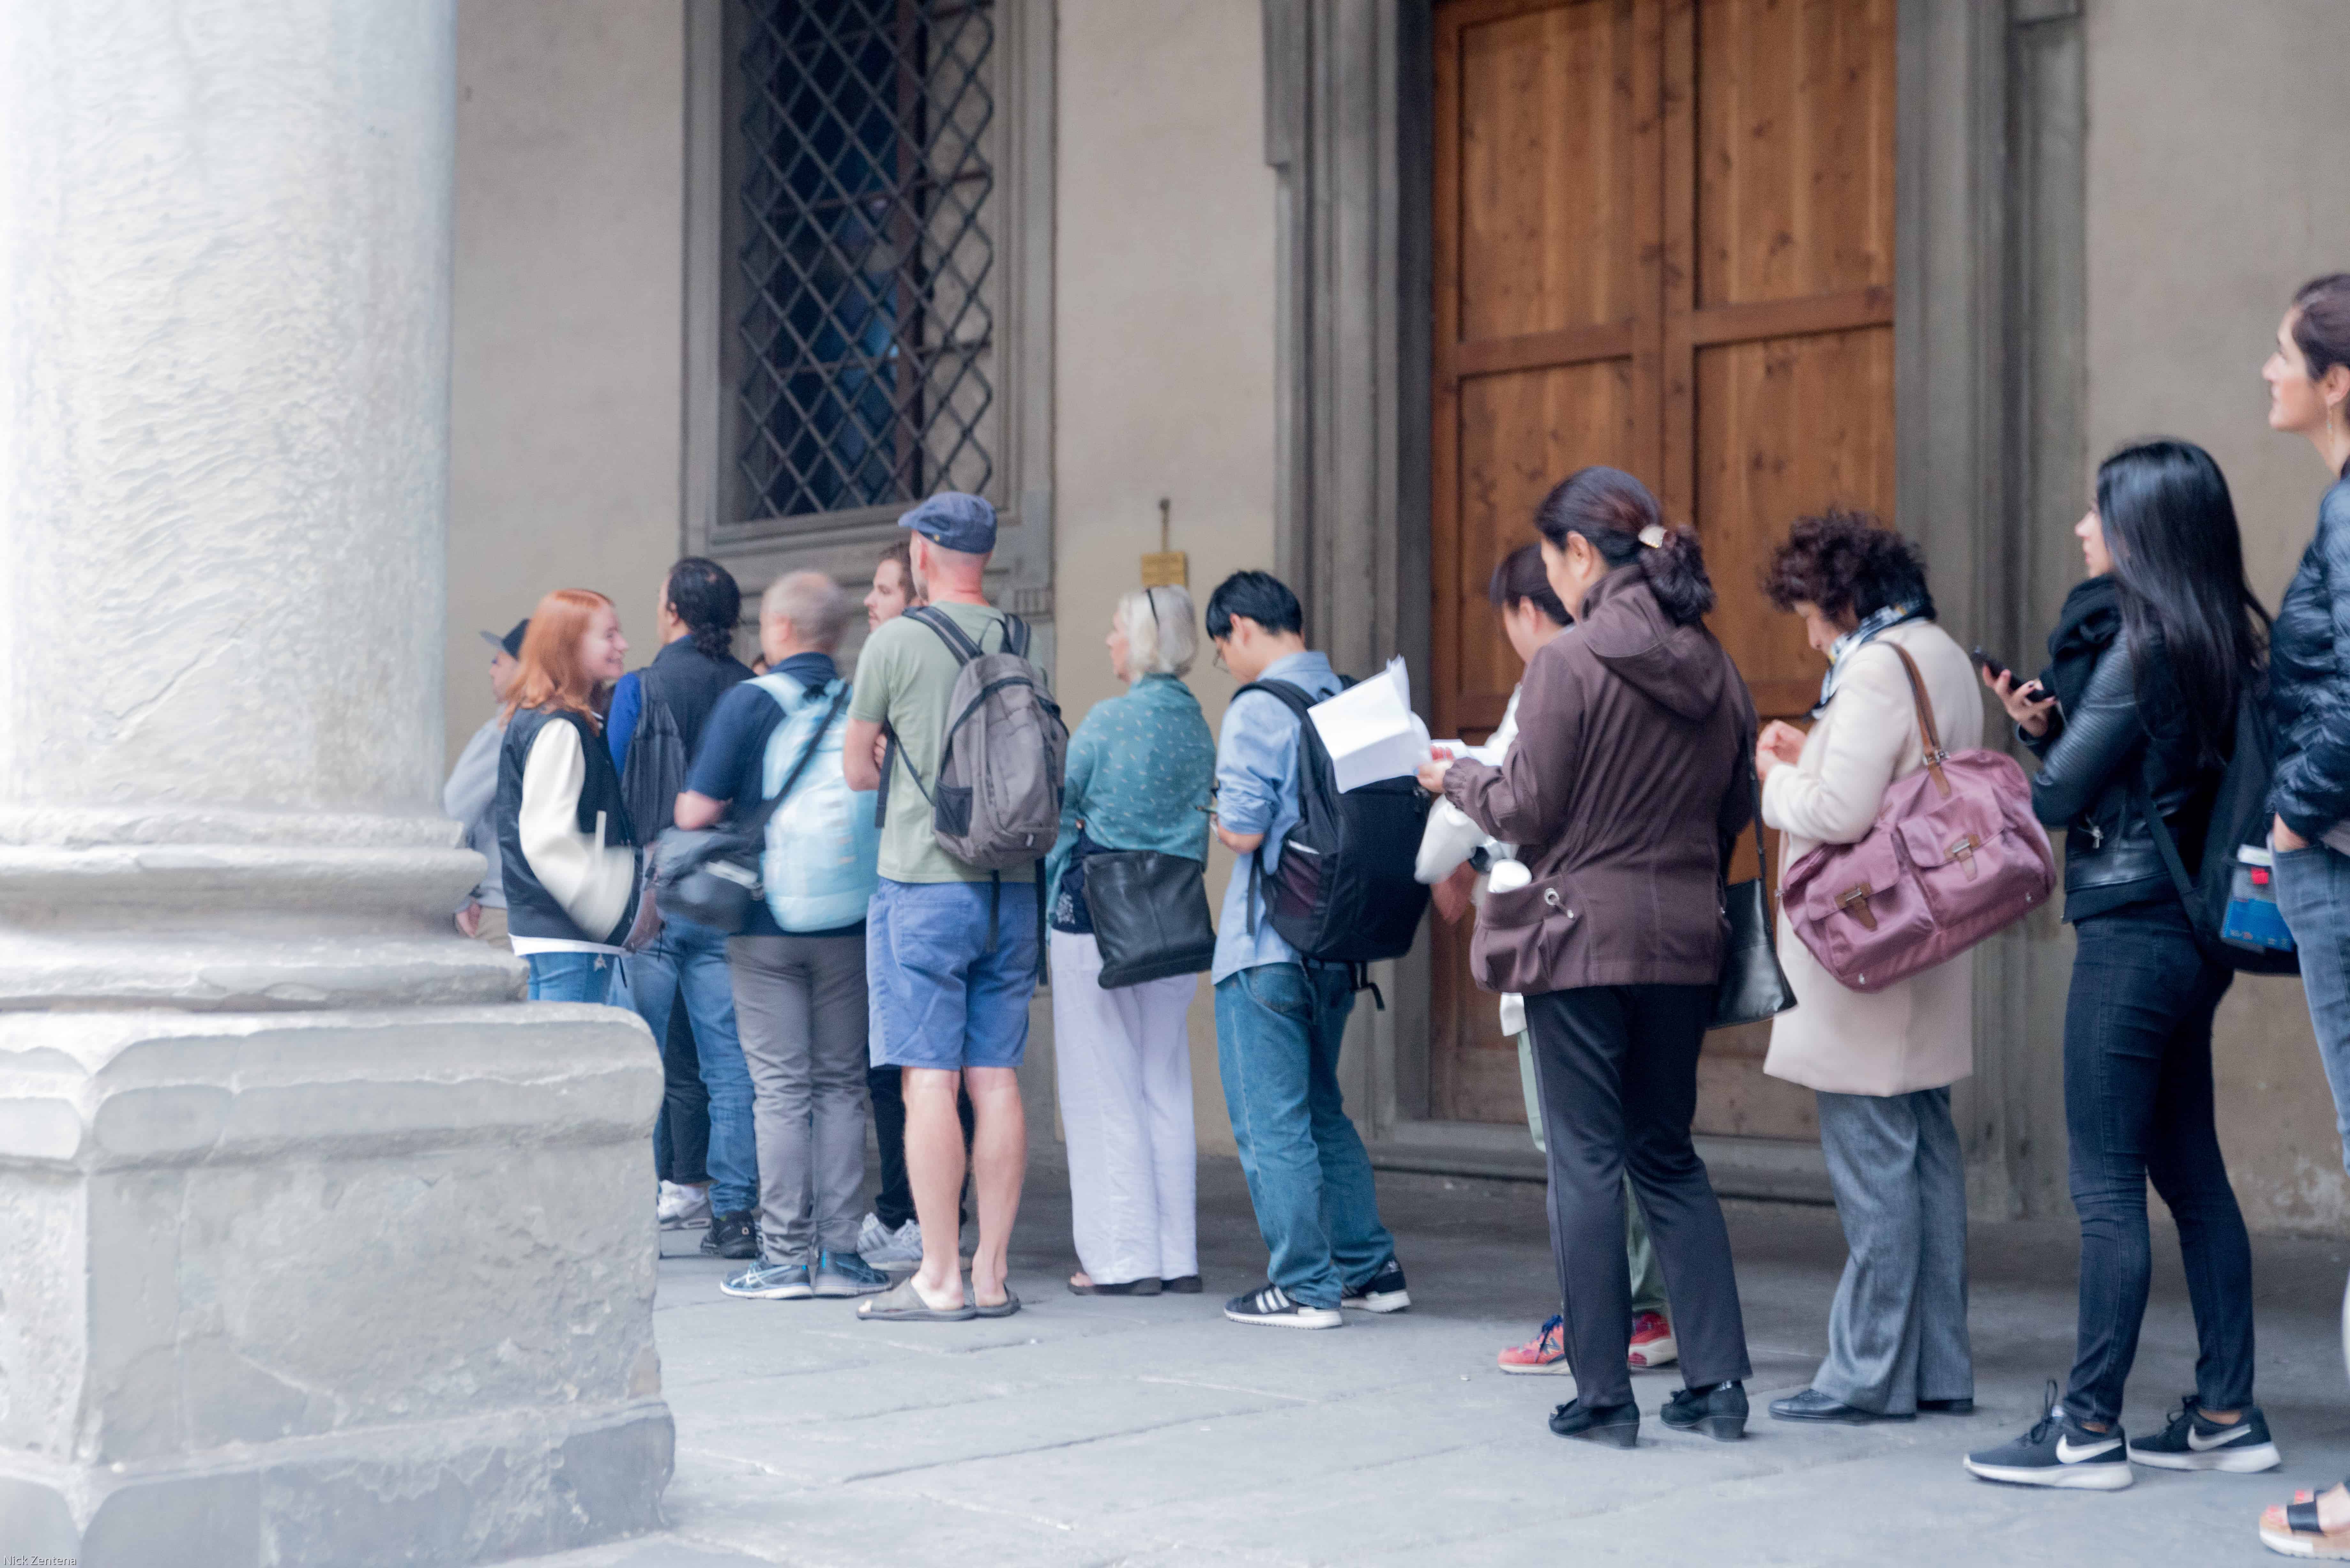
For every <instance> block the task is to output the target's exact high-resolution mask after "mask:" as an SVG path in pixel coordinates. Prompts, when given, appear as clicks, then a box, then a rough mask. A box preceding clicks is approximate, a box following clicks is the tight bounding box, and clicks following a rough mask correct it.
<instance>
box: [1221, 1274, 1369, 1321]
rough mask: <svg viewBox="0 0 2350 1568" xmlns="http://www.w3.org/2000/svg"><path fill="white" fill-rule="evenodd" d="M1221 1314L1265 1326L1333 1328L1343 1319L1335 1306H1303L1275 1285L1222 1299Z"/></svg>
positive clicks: (1343, 1315)
mask: <svg viewBox="0 0 2350 1568" xmlns="http://www.w3.org/2000/svg"><path fill="white" fill-rule="evenodd" d="M1224 1315H1225V1316H1226V1317H1228V1318H1230V1319H1232V1321H1233V1322H1234V1323H1253V1324H1263V1326H1264V1327H1266V1328H1336V1327H1337V1326H1338V1325H1339V1324H1342V1323H1345V1322H1346V1321H1347V1319H1346V1316H1345V1314H1342V1313H1340V1312H1339V1311H1338V1309H1337V1308H1336V1307H1318V1306H1307V1305H1306V1304H1305V1303H1304V1302H1302V1301H1299V1300H1297V1299H1296V1298H1295V1297H1294V1296H1292V1295H1291V1294H1290V1293H1288V1292H1287V1291H1284V1290H1283V1289H1282V1288H1281V1287H1280V1286H1279V1285H1267V1286H1265V1287H1264V1289H1263V1290H1261V1291H1251V1292H1250V1293H1248V1294H1246V1295H1244V1296H1234V1297H1233V1298H1232V1300H1230V1301H1228V1302H1226V1303H1224Z"/></svg>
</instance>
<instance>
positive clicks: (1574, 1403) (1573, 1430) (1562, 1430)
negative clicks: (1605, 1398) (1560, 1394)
mask: <svg viewBox="0 0 2350 1568" xmlns="http://www.w3.org/2000/svg"><path fill="white" fill-rule="evenodd" d="M1550 1429H1551V1430H1552V1431H1554V1432H1555V1433H1557V1434H1558V1435H1559V1436H1560V1437H1562V1438H1582V1439H1583V1440H1584V1441H1585V1442H1586V1443H1607V1444H1609V1445H1610V1446H1612V1447H1615V1448H1618V1449H1628V1448H1631V1447H1633V1446H1634V1445H1636V1444H1638V1442H1639V1440H1640V1407H1638V1405H1603V1406H1601V1407H1598V1408H1597V1409H1594V1408H1592V1407H1590V1406H1588V1405H1586V1404H1585V1403H1584V1402H1583V1401H1582V1400H1580V1399H1570V1400H1568V1401H1567V1402H1566V1403H1565V1404H1564V1405H1561V1406H1560V1407H1558V1408H1556V1409H1555V1410H1553V1411H1552V1412H1551V1413H1550Z"/></svg>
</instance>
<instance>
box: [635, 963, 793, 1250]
mask: <svg viewBox="0 0 2350 1568" xmlns="http://www.w3.org/2000/svg"><path fill="white" fill-rule="evenodd" d="M620 980H621V984H622V985H623V986H624V987H625V988H626V990H625V992H624V993H623V995H622V996H620V997H617V998H615V1001H616V1002H619V1004H621V1005H625V1006H628V1007H632V1008H634V1009H635V1010H636V1013H637V1016H638V1017H639V1018H641V1019H643V1020H644V1021H645V1026H646V1027H647V1028H649V1029H650V1030H651V1031H652V1032H653V1038H654V1039H655V1040H657V1041H666V1040H667V1039H668V1038H669V1015H670V1012H671V1010H672V1009H674V1008H675V1007H676V1006H677V1004H678V1002H680V1001H682V1002H684V1003H685V1012H686V1017H687V1018H688V1019H689V1020H690V1021H691V1023H692V1024H693V1048H694V1053H695V1054H696V1056H698V1057H699V1058H700V1061H701V1066H702V1085H703V1086H704V1087H706V1088H707V1089H708V1090H709V1091H710V1151H709V1152H710V1158H709V1167H710V1208H711V1211H712V1213H714V1214H741V1213H745V1212H748V1211H750V1210H754V1209H756V1208H757V1207H758V1205H759V1198H758V1191H759V1154H758V1144H757V1140H756V1137H755V1136H754V1134H753V1132H752V1130H751V1069H750V1067H749V1065H748V1064H745V1063H744V1062H743V1042H742V1040H741V1038H740V1037H739V1036H738V1035H737V1034H736V1033H734V981H733V977H732V976H731V975H729V974H728V972H727V970H726V938H725V935H724V933H723V932H720V931H714V930H712V929H710V928H709V927H708V926H697V925H695V924H694V923H693V922H692V921H691V920H681V919H676V918H674V917H671V918H670V919H667V920H665V921H664V922H663V923H662V925H661V930H660V936H659V937H657V938H655V939H654V940H653V941H652V942H651V944H650V945H649V946H648V947H646V949H645V950H643V951H642V952H637V953H631V954H629V956H628V957H627V958H626V959H624V960H622V961H621V966H620Z"/></svg>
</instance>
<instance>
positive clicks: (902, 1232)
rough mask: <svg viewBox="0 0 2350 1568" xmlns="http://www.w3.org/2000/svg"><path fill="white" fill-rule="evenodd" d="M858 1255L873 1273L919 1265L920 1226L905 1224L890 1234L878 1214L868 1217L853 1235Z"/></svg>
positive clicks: (920, 1250)
mask: <svg viewBox="0 0 2350 1568" xmlns="http://www.w3.org/2000/svg"><path fill="white" fill-rule="evenodd" d="M857 1251H858V1256H859V1257H861V1258H863V1259H864V1260H865V1261H866V1262H868V1263H870V1264H872V1265H873V1266H874V1267H875V1268H877V1269H910V1268H914V1267H916V1266H917V1265H919V1264H920V1262H921V1261H922V1222H921V1221H920V1220H907V1221H906V1222H905V1223H904V1224H903V1225H900V1226H899V1227H898V1228H897V1229H896V1230H895V1231H892V1230H890V1229H889V1227H888V1226H887V1225H884V1224H883V1223H881V1216H879V1214H868V1215H867V1216H866V1217H865V1223H864V1224H863V1225H861V1226H859V1227H858V1231H857Z"/></svg>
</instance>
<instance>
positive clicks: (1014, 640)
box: [1003, 610, 1028, 659]
mask: <svg viewBox="0 0 2350 1568" xmlns="http://www.w3.org/2000/svg"><path fill="white" fill-rule="evenodd" d="M1003 651H1004V652H1006V653H1008V654H1010V655H1012V657H1013V658H1014V659H1025V658H1027V657H1028V623H1027V622H1026V621H1024V620H1022V619H1021V618H1019V617H1018V616H1016V615H1014V614H1013V613H1012V612H1011V611H1010V610H1006V611H1004V612H1003Z"/></svg>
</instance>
